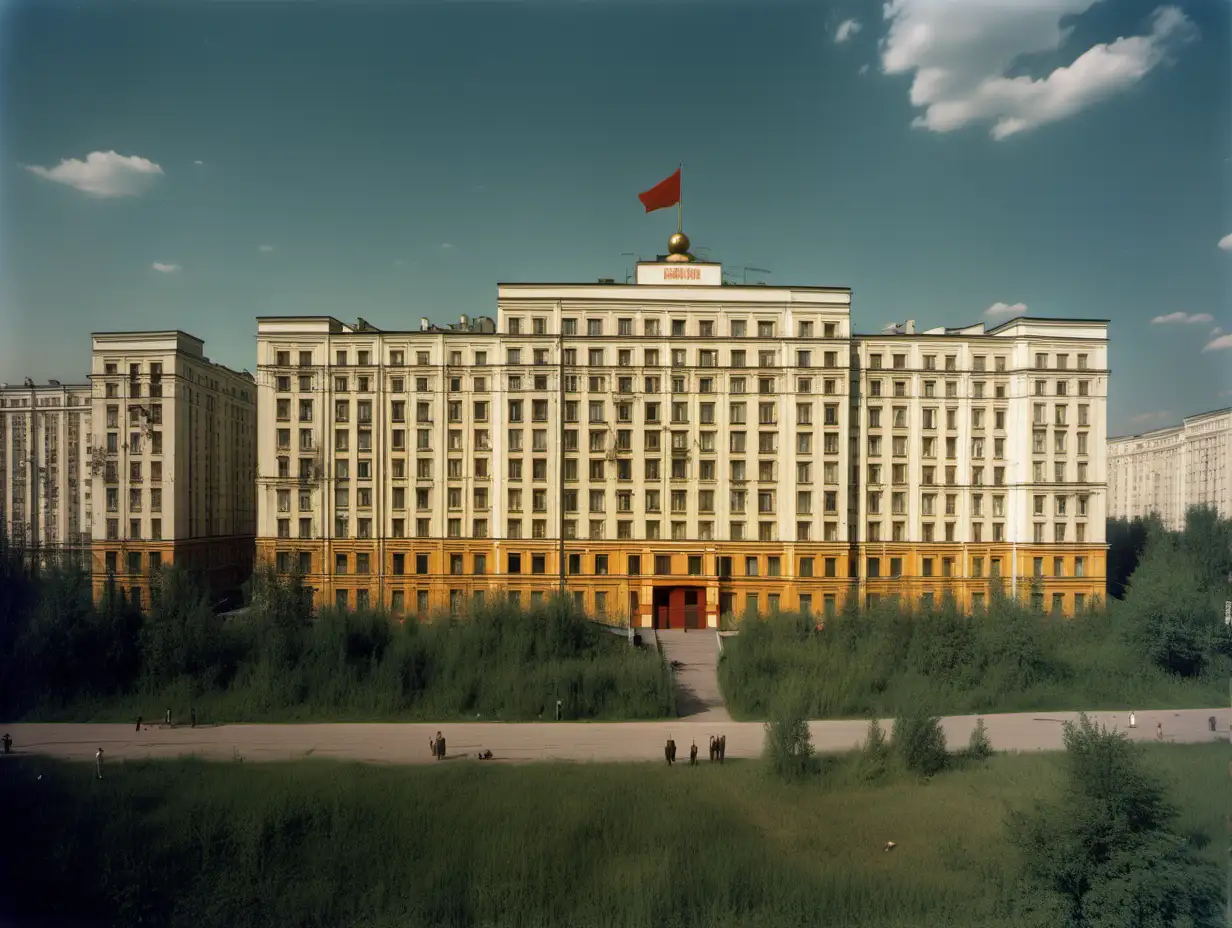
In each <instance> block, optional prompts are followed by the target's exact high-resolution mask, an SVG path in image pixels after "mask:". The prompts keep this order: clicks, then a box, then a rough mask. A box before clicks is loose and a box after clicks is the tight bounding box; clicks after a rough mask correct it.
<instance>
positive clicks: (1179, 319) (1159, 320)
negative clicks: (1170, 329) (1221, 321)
mask: <svg viewBox="0 0 1232 928" xmlns="http://www.w3.org/2000/svg"><path fill="white" fill-rule="evenodd" d="M1214 321H1215V317H1214V316H1212V315H1211V314H1210V313H1168V315H1166V316H1156V317H1155V318H1154V319H1152V320H1151V325H1173V324H1176V323H1179V324H1182V325H1204V324H1206V323H1208V322H1214Z"/></svg>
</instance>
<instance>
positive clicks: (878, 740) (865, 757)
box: [860, 719, 890, 780]
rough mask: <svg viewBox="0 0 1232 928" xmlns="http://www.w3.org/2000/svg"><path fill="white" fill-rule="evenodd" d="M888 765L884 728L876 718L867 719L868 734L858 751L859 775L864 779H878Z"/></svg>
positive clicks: (888, 753)
mask: <svg viewBox="0 0 1232 928" xmlns="http://www.w3.org/2000/svg"><path fill="white" fill-rule="evenodd" d="M889 767H890V746H889V744H888V743H886V733H885V729H884V728H882V727H881V722H879V721H878V720H877V719H869V722H868V734H867V735H866V736H865V738H864V747H863V749H862V750H861V752H860V776H861V777H863V778H864V779H865V780H878V779H880V778H881V777H883V776H884V775H885V773H886V771H887V770H888V769H889Z"/></svg>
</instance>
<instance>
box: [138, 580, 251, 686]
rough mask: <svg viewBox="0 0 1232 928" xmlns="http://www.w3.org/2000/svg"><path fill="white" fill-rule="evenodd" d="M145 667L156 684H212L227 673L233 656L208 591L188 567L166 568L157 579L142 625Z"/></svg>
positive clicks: (219, 680) (220, 680)
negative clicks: (188, 681) (186, 679)
mask: <svg viewBox="0 0 1232 928" xmlns="http://www.w3.org/2000/svg"><path fill="white" fill-rule="evenodd" d="M141 654H142V666H143V669H144V672H145V675H146V677H147V678H148V679H149V680H150V682H151V683H154V684H155V685H165V684H168V683H171V682H172V681H174V680H176V679H178V678H180V677H190V678H193V679H194V680H195V681H197V682H199V683H200V684H201V685H202V686H204V687H207V688H208V687H210V686H213V685H215V684H216V683H219V682H222V680H223V679H224V678H225V677H226V676H227V675H228V671H229V670H230V665H231V655H230V653H229V648H228V643H227V641H226V639H225V636H224V634H223V629H222V619H221V618H220V617H219V616H217V615H215V614H214V609H213V607H212V605H211V604H210V600H209V595H208V591H207V590H206V588H205V587H204V585H202V584H201V583H199V582H198V580H197V579H196V578H195V577H193V576H192V575H191V574H190V573H189V572H188V571H185V570H183V569H182V568H178V567H168V568H166V569H164V570H162V571H160V572H159V573H158V574H157V575H156V576H154V578H153V587H152V591H151V596H150V609H149V611H148V612H147V613H146V615H145V619H144V622H143V624H142V627H141Z"/></svg>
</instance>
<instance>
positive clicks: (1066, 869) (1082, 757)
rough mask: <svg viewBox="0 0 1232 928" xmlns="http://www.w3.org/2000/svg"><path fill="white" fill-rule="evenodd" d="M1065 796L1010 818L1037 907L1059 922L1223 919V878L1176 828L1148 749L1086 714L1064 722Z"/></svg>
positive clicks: (1093, 927)
mask: <svg viewBox="0 0 1232 928" xmlns="http://www.w3.org/2000/svg"><path fill="white" fill-rule="evenodd" d="M1065 751H1066V760H1067V776H1066V783H1065V786H1064V788H1063V792H1062V796H1061V799H1060V800H1059V801H1057V802H1054V803H1052V804H1049V805H1043V806H1040V807H1038V808H1037V809H1036V810H1035V811H1034V812H1031V813H1027V814H1017V815H1012V816H1011V817H1010V821H1009V826H1010V835H1011V837H1012V839H1013V840H1014V841H1015V843H1016V844H1017V845H1018V847H1019V849H1020V850H1021V852H1022V854H1023V859H1024V875H1025V877H1026V880H1027V882H1028V886H1029V887H1030V889H1029V893H1030V908H1033V909H1035V910H1036V911H1037V912H1039V913H1041V914H1042V913H1050V914H1048V915H1047V916H1046V917H1047V918H1048V920H1049V922H1050V923H1051V924H1056V925H1065V926H1073V928H1078V926H1083V928H1086V926H1089V928H1120V926H1144V928H1145V926H1155V925H1160V926H1180V925H1191V926H1200V925H1210V926H1214V925H1217V924H1218V901H1217V897H1218V891H1219V879H1218V877H1217V875H1216V873H1215V871H1214V868H1213V867H1211V866H1210V865H1209V864H1208V863H1205V862H1203V861H1201V860H1199V859H1198V858H1197V857H1195V855H1194V852H1193V848H1192V847H1191V846H1190V845H1189V844H1188V842H1186V841H1184V840H1182V839H1181V838H1180V837H1178V836H1177V835H1175V834H1173V833H1172V832H1171V830H1170V826H1171V824H1172V822H1173V820H1174V819H1175V816H1176V812H1175V810H1174V808H1173V806H1172V805H1171V803H1169V802H1168V800H1167V798H1166V795H1165V790H1164V787H1163V784H1162V783H1161V782H1160V780H1159V778H1158V777H1157V776H1156V775H1155V774H1153V773H1152V772H1151V771H1149V770H1148V769H1146V767H1145V765H1144V764H1143V762H1142V753H1141V748H1140V747H1137V746H1135V745H1132V744H1130V742H1129V741H1128V740H1127V739H1126V737H1125V735H1124V734H1118V733H1115V732H1110V731H1108V729H1107V728H1104V727H1103V726H1099V725H1094V724H1092V723H1091V721H1090V720H1089V719H1088V718H1087V717H1086V716H1085V715H1082V716H1080V717H1079V719H1078V721H1077V723H1072V722H1067V723H1066V725H1065Z"/></svg>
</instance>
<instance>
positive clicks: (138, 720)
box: [137, 716, 141, 731]
mask: <svg viewBox="0 0 1232 928" xmlns="http://www.w3.org/2000/svg"><path fill="white" fill-rule="evenodd" d="M137 731H141V716H137Z"/></svg>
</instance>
